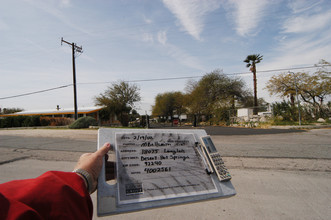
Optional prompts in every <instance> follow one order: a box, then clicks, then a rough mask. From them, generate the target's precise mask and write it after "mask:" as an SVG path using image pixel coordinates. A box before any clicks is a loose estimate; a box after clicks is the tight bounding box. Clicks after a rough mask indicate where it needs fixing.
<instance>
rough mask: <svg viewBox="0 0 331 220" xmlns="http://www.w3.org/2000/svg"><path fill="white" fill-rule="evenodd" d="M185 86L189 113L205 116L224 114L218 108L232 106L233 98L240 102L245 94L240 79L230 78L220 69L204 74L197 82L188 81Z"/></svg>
mask: <svg viewBox="0 0 331 220" xmlns="http://www.w3.org/2000/svg"><path fill="white" fill-rule="evenodd" d="M186 88H187V92H188V94H187V101H188V104H187V106H188V109H189V113H190V114H193V115H197V116H198V117H199V116H200V115H202V114H203V115H205V116H207V118H211V117H212V116H213V115H224V114H223V113H220V112H219V109H221V108H222V109H225V110H224V111H228V110H227V109H229V108H234V100H235V99H237V100H239V101H240V102H242V101H244V99H245V96H246V95H245V94H247V91H245V90H244V88H245V85H244V82H243V81H242V80H241V79H239V78H230V77H228V76H226V75H225V74H223V73H222V72H221V71H220V70H215V71H213V72H211V73H208V74H205V75H204V76H203V77H202V78H201V80H199V81H198V82H192V81H190V82H189V83H188V85H187V86H186ZM224 107H227V108H224ZM216 112H217V114H216ZM227 114H228V113H227Z"/></svg>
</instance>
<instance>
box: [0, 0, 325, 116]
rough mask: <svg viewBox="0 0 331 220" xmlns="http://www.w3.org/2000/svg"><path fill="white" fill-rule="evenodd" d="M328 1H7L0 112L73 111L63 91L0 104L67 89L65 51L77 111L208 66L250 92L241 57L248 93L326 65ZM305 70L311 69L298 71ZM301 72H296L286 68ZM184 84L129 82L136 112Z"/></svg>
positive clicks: (1, 15)
mask: <svg viewBox="0 0 331 220" xmlns="http://www.w3.org/2000/svg"><path fill="white" fill-rule="evenodd" d="M330 36H331V1H329V0H325V1H323V0H307V1H305V0H293V1H290V0H288V1H286V0H283V1H282V0H275V1H271V0H268V1H267V0H266V1H264V0H180V1H179V0H163V1H162V0H159V1H157V0H109V1H105V0H104V1H102V0H99V1H86V0H57V1H56V0H11V1H4V0H2V1H1V8H0V48H1V49H0V76H1V81H0V107H1V108H13V107H19V108H23V109H25V110H36V109H52V108H55V107H56V105H60V107H62V108H73V88H72V86H67V87H65V88H61V89H56V90H52V91H48V92H44V93H38V94H33V95H28V96H22V97H16V98H9V99H3V98H5V97H9V96H15V95H20V94H25V93H30V92H35V91H40V90H46V89H50V88H55V87H60V86H63V85H69V84H72V59H71V48H70V47H69V45H66V44H63V45H62V46H61V37H63V39H64V40H66V41H68V42H74V43H76V44H77V45H78V46H82V47H83V53H82V54H80V55H79V56H78V57H77V58H76V73H77V93H78V106H79V107H83V106H85V107H87V106H94V97H95V96H97V95H99V94H100V93H102V92H104V91H105V90H106V88H107V86H109V85H111V84H110V83H111V82H117V81H119V80H126V81H136V80H149V79H161V78H176V77H196V78H193V79H195V80H199V76H202V75H204V74H205V73H209V72H211V71H213V70H215V69H222V70H223V72H224V73H225V74H230V75H229V76H231V77H233V75H231V74H233V73H241V74H237V75H235V76H237V77H241V78H242V79H243V80H244V81H245V82H246V86H247V87H248V88H250V89H251V90H253V89H252V88H253V80H252V74H251V73H248V69H247V68H246V66H245V63H244V62H243V60H244V59H245V58H246V56H247V55H249V54H261V55H263V61H262V62H261V63H260V64H258V66H257V70H258V71H262V72H258V74H257V80H258V97H263V98H264V99H265V100H267V101H269V102H273V101H275V100H279V97H275V96H274V97H271V96H270V95H269V93H268V92H267V91H266V90H265V89H264V87H265V84H266V82H267V81H268V80H269V79H270V77H271V76H273V75H275V74H279V73H281V72H287V70H282V71H269V72H263V71H265V70H276V69H290V68H301V67H307V66H312V65H314V64H316V63H318V62H319V60H320V59H325V60H327V61H331V37H330ZM303 70H304V71H314V69H303ZM293 71H294V72H296V71H301V70H300V69H295V70H293ZM186 83H187V79H177V80H163V81H139V82H136V84H137V85H138V86H139V87H140V94H141V96H142V101H141V102H140V103H138V105H137V108H138V110H139V112H140V113H145V111H147V112H148V113H150V110H151V105H152V104H153V103H154V98H155V96H156V95H157V94H158V93H163V92H169V91H184V89H185V85H186Z"/></svg>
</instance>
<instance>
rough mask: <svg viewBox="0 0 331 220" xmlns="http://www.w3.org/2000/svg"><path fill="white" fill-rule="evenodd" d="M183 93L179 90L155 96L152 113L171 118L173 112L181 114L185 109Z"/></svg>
mask: <svg viewBox="0 0 331 220" xmlns="http://www.w3.org/2000/svg"><path fill="white" fill-rule="evenodd" d="M184 100H185V95H184V94H183V93H181V92H165V93H162V94H161V93H160V94H158V95H157V96H156V97H155V104H154V105H153V107H152V114H153V115H155V116H164V117H166V118H168V117H170V118H171V119H172V118H173V116H174V114H177V115H181V114H183V113H184V112H185V111H186V109H185V104H184V103H185V101H184Z"/></svg>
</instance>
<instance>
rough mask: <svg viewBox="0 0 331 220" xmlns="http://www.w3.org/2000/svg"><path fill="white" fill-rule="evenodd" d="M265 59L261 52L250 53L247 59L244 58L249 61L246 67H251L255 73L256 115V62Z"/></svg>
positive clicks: (255, 104)
mask: <svg viewBox="0 0 331 220" xmlns="http://www.w3.org/2000/svg"><path fill="white" fill-rule="evenodd" d="M262 59H263V56H262V55H260V54H252V55H248V56H247V57H246V59H245V60H244V62H245V63H247V65H246V67H247V68H248V67H250V69H249V70H250V71H251V72H252V73H253V81H254V115H256V114H257V112H258V109H257V106H258V104H257V82H256V64H257V63H259V62H261V60H262Z"/></svg>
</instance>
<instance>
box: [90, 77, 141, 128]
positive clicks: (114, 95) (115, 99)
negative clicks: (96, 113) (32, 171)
mask: <svg viewBox="0 0 331 220" xmlns="http://www.w3.org/2000/svg"><path fill="white" fill-rule="evenodd" d="M139 90H140V89H139V88H138V86H137V85H135V84H129V83H127V82H125V81H119V82H117V83H113V84H112V86H110V87H108V89H107V90H106V91H105V92H104V93H102V94H100V95H99V96H97V97H96V98H95V103H96V105H99V106H105V109H104V111H103V119H105V118H107V116H108V118H109V117H110V116H111V115H117V116H118V117H119V120H120V122H121V123H122V125H123V126H128V123H129V121H128V120H129V113H130V111H131V110H132V109H133V108H134V107H135V103H137V102H139V101H140V100H141V97H140V93H139Z"/></svg>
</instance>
